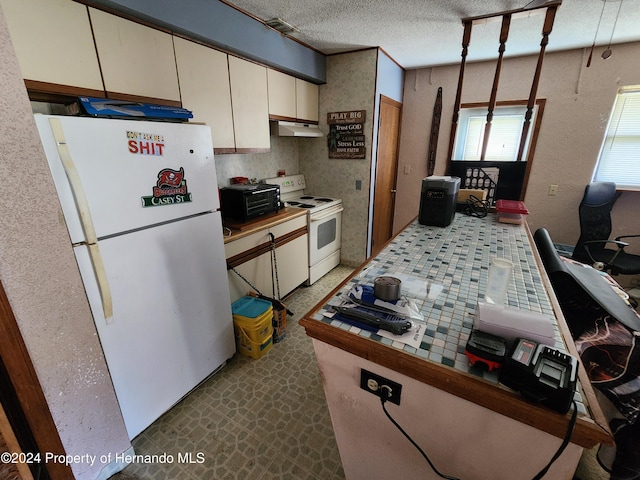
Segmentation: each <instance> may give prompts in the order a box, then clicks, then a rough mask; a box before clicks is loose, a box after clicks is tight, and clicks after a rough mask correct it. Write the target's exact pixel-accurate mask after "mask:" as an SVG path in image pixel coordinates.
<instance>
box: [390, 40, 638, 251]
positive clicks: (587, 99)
mask: <svg viewBox="0 0 640 480" xmlns="http://www.w3.org/2000/svg"><path fill="white" fill-rule="evenodd" d="M603 49H604V47H601V48H596V50H595V52H594V55H593V58H594V60H593V61H592V64H591V66H590V67H589V68H586V61H587V57H588V53H589V52H588V50H587V49H584V50H583V49H580V50H572V51H566V52H560V53H548V54H547V55H546V56H545V61H544V66H543V69H542V77H541V81H540V86H539V89H538V97H539V98H546V99H547V101H546V107H545V111H544V118H543V120H542V126H541V130H540V135H539V137H538V144H537V148H536V152H535V158H534V160H533V167H532V170H531V176H530V179H529V186H528V189H527V193H526V197H525V203H526V205H527V207H528V209H529V210H530V212H531V214H530V215H529V218H528V220H529V225H530V227H531V230H532V231H535V230H536V229H537V228H539V227H546V228H547V229H548V230H549V232H550V234H551V237H552V238H553V240H554V241H556V242H560V243H567V244H575V242H576V241H577V239H578V236H579V231H580V230H579V224H578V204H579V203H580V200H581V198H582V195H583V192H584V187H585V185H586V184H587V183H589V181H590V179H591V174H592V172H593V168H594V166H595V162H596V160H597V156H598V152H599V149H600V145H601V143H602V139H603V136H604V132H605V128H606V125H607V120H608V118H609V113H610V111H611V108H612V106H613V101H614V99H615V95H616V92H617V89H618V87H621V86H624V85H639V84H640V62H638V58H640V43H630V44H622V45H615V46H614V47H613V55H612V57H611V58H609V59H608V60H603V59H601V58H600V54H601V52H602V50H603ZM536 61H537V56H531V57H521V58H514V59H506V60H505V61H504V64H503V67H502V76H501V78H500V86H499V89H498V100H522V99H525V100H526V99H527V98H528V96H529V90H530V87H531V80H532V78H533V73H534V70H535V63H536ZM494 72H495V62H483V63H475V64H467V67H466V71H465V76H464V87H463V95H462V101H463V102H488V101H489V96H490V93H491V86H492V83H493V75H494ZM458 73H459V66H458V65H451V66H444V67H435V68H427V69H420V70H412V71H409V72H407V75H406V80H405V93H404V108H403V112H404V114H403V118H402V136H401V145H400V174H399V176H398V195H397V200H396V216H395V222H394V229H398V228H401V227H402V226H404V225H405V224H406V223H407V222H408V221H410V220H411V218H413V217H414V216H416V215H417V213H418V208H419V193H420V182H421V179H422V178H423V177H425V176H426V158H427V157H426V154H427V149H428V146H429V136H428V131H429V127H430V124H431V117H432V113H433V104H434V101H435V96H436V92H437V90H438V87H440V86H441V87H442V88H443V108H442V121H441V125H440V136H439V140H438V152H437V162H436V172H435V173H436V174H439V175H442V174H444V173H445V166H446V158H447V155H448V145H449V134H450V128H451V118H452V114H453V103H454V100H455V93H456V88H457V83H458ZM405 165H408V166H409V168H410V169H411V171H410V173H409V174H404V173H403V171H404V166H405ZM551 184H555V185H558V194H557V196H549V195H547V191H548V188H549V185H551ZM639 206H640V193H639V192H627V193H624V194H623V195H622V197H621V198H620V199H619V201H618V203H617V204H616V205H615V207H614V210H613V224H614V232H613V235H614V236H615V235H619V234H622V233H623V232H625V233H640V229H639V227H638V219H639V218H640V217H639V215H638V207H639ZM636 251H640V247H638V248H637V249H636Z"/></svg>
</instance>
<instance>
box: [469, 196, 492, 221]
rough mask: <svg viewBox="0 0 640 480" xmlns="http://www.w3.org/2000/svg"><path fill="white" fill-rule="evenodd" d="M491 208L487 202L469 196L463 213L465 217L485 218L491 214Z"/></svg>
mask: <svg viewBox="0 0 640 480" xmlns="http://www.w3.org/2000/svg"><path fill="white" fill-rule="evenodd" d="M489 207H490V205H489V202H487V201H486V200H480V199H479V198H478V197H476V196H474V195H469V198H468V199H467V204H466V206H465V207H464V210H463V212H464V214H465V215H469V216H470V217H478V218H484V217H486V216H487V215H488V213H489Z"/></svg>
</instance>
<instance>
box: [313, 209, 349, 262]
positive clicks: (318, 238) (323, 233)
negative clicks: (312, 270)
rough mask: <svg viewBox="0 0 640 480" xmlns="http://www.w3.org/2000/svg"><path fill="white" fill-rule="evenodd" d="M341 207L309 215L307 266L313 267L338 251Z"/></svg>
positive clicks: (340, 231) (340, 230)
mask: <svg viewBox="0 0 640 480" xmlns="http://www.w3.org/2000/svg"><path fill="white" fill-rule="evenodd" d="M342 210H343V208H342V205H335V206H333V207H330V208H327V209H325V210H321V211H319V212H317V213H311V214H310V215H309V265H310V266H313V265H315V264H317V263H318V262H320V261H322V260H323V259H325V258H327V257H328V256H330V255H332V254H333V253H335V252H337V251H338V250H340V238H341V235H342Z"/></svg>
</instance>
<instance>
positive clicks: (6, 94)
mask: <svg viewBox="0 0 640 480" xmlns="http://www.w3.org/2000/svg"><path fill="white" fill-rule="evenodd" d="M0 60H1V63H2V69H0V84H1V85H2V88H1V89H0V110H1V111H2V115H1V116H0V137H1V138H2V141H0V165H1V167H2V172H3V175H4V179H5V182H4V185H5V187H4V188H5V191H4V194H3V195H2V196H0V209H1V210H2V212H3V213H2V216H1V217H0V281H1V282H2V285H3V287H4V289H5V291H6V293H7V296H8V298H9V302H10V304H11V308H12V310H13V312H14V314H15V317H16V321H17V323H18V326H19V328H20V331H21V332H22V336H23V338H24V342H25V344H26V346H27V349H28V351H29V355H30V357H31V360H32V363H33V365H34V367H35V370H36V373H37V375H38V378H39V380H40V383H41V385H42V389H43V391H44V395H45V398H46V400H47V403H48V405H49V409H50V411H51V415H52V417H53V420H54V422H55V424H56V426H57V428H58V432H59V434H60V438H61V440H62V444H63V446H64V448H65V450H66V453H67V454H70V455H85V454H92V455H98V456H100V455H102V454H105V455H106V454H109V453H112V454H113V455H114V456H115V453H121V452H123V451H126V450H127V449H128V448H130V446H131V444H130V442H129V440H128V437H127V432H126V430H125V427H124V422H123V420H122V416H121V414H120V409H119V407H118V404H117V401H116V397H115V392H114V391H113V386H112V384H111V378H110V377H109V372H108V371H107V366H106V363H105V360H104V357H103V356H102V349H101V348H100V343H99V341H98V337H97V333H96V330H95V326H94V324H93V319H92V316H91V311H90V309H89V305H88V303H87V299H86V296H85V293H84V288H83V286H82V281H81V279H80V274H79V272H78V268H77V265H76V261H75V257H74V255H73V251H72V248H71V244H70V242H69V236H68V233H67V229H66V226H65V223H64V219H63V216H62V211H61V209H60V205H59V203H58V197H57V194H56V191H55V188H54V185H53V181H52V179H51V173H50V172H49V167H48V165H47V161H46V158H45V156H44V152H43V150H42V145H41V143H40V139H39V137H38V133H37V130H36V126H35V122H34V120H33V115H32V114H31V106H30V104H29V99H28V97H27V91H26V89H25V87H24V83H23V80H22V76H21V74H20V69H19V67H18V62H17V60H16V57H15V53H14V51H13V46H12V44H11V40H10V38H9V33H8V31H7V27H6V23H5V20H4V16H3V14H2V11H1V10H0ZM0 341H2V340H0ZM44 453H45V452H43V454H44ZM103 467H104V464H101V463H100V462H97V463H96V464H95V465H93V466H90V465H88V464H87V463H77V464H74V465H72V470H73V473H74V475H75V477H76V478H78V479H93V478H96V477H97V476H98V475H99V473H100V471H101V469H102V468H103Z"/></svg>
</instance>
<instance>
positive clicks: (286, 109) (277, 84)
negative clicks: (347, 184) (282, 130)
mask: <svg viewBox="0 0 640 480" xmlns="http://www.w3.org/2000/svg"><path fill="white" fill-rule="evenodd" d="M267 80H268V87H269V115H274V116H276V117H287V118H292V119H293V118H297V114H296V112H297V108H296V79H295V78H294V77H292V76H291V75H287V74H285V73H281V72H278V71H276V70H271V69H270V68H269V69H267Z"/></svg>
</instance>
